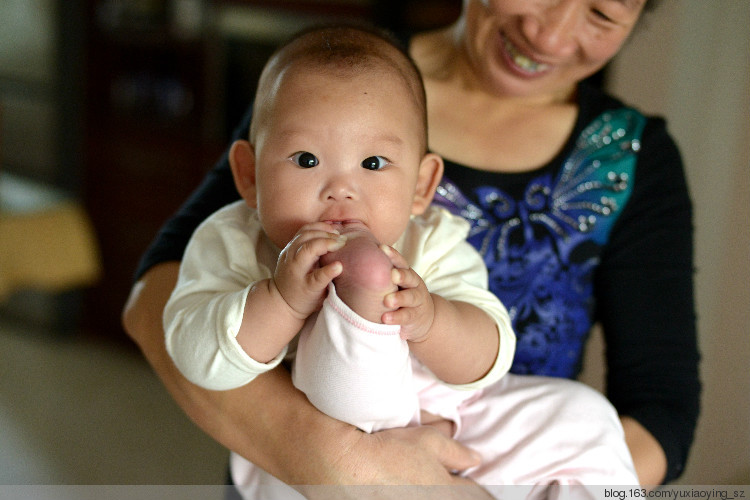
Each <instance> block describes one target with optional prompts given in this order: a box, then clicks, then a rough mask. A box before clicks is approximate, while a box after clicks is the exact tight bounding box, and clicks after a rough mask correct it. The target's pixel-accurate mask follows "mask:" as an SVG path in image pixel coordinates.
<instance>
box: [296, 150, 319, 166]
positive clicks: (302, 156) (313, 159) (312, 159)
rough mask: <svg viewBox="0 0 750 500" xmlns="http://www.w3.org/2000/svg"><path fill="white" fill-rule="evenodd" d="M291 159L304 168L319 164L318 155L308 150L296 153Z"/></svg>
mask: <svg viewBox="0 0 750 500" xmlns="http://www.w3.org/2000/svg"><path fill="white" fill-rule="evenodd" d="M291 160H292V161H293V162H294V163H296V164H297V165H299V166H300V167H302V168H312V167H315V166H317V165H318V157H317V156H315V155H314V154H312V153H308V152H307V151H301V152H299V153H295V154H294V155H292V157H291Z"/></svg>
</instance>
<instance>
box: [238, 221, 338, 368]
mask: <svg viewBox="0 0 750 500" xmlns="http://www.w3.org/2000/svg"><path fill="white" fill-rule="evenodd" d="M343 243H344V240H343V238H341V237H340V235H339V234H337V233H333V232H331V229H330V226H328V225H327V224H325V223H313V224H308V225H306V226H303V227H302V228H301V229H300V230H299V231H298V232H297V234H296V235H295V236H294V238H292V241H290V242H289V243H288V244H287V246H286V247H285V248H284V250H282V251H281V254H280V256H279V260H278V263H277V266H276V270H275V272H274V275H273V277H272V278H270V279H266V280H262V281H259V282H257V283H255V284H254V285H253V286H252V288H251V289H250V291H249V293H248V295H247V300H246V302H245V309H244V313H243V316H242V323H241V325H240V329H239V333H238V334H237V342H238V343H239V344H240V346H241V347H242V348H243V350H244V351H245V352H246V353H247V354H248V355H249V356H250V357H252V358H253V359H255V360H256V361H259V362H261V363H266V362H268V361H270V360H272V359H274V358H275V357H276V356H278V355H279V353H280V352H281V351H282V349H283V348H284V347H285V346H286V345H287V344H288V343H289V341H290V340H291V339H292V338H293V337H294V336H295V335H296V334H297V333H298V332H299V330H300V329H301V328H302V325H303V324H304V322H305V320H306V319H307V317H308V316H310V315H311V314H312V313H313V312H315V311H317V310H318V309H320V306H321V304H322V302H323V299H324V298H325V290H326V288H327V287H328V283H330V282H331V280H332V279H333V278H335V277H336V276H338V274H339V273H340V272H341V265H340V264H338V263H336V262H333V263H331V264H329V265H321V266H318V261H319V259H320V257H321V256H322V255H325V254H326V253H328V252H331V251H335V250H338V249H339V248H341V246H342V245H343Z"/></svg>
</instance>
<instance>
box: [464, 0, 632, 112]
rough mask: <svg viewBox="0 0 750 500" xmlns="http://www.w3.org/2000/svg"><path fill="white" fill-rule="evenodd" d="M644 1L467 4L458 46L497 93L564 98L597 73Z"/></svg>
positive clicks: (487, 0)
mask: <svg viewBox="0 0 750 500" xmlns="http://www.w3.org/2000/svg"><path fill="white" fill-rule="evenodd" d="M644 3H645V0H465V1H464V9H463V12H462V16H461V19H460V20H459V23H458V24H457V26H458V28H459V29H463V33H462V35H463V37H464V39H463V42H462V43H463V49H464V50H465V53H466V55H467V57H468V62H469V64H470V66H471V68H472V70H473V72H474V74H475V75H476V76H477V77H478V78H479V80H480V84H481V85H482V86H485V87H486V88H489V89H490V90H491V92H493V93H494V94H497V95H505V96H519V97H521V96H526V97H552V98H558V99H559V98H567V97H568V96H570V95H571V92H572V90H573V89H574V87H575V84H576V83H577V82H579V81H580V80H582V79H584V78H586V77H587V76H589V75H591V74H593V73H595V72H596V71H598V70H599V69H600V68H602V67H603V66H604V65H605V64H606V63H607V61H609V60H610V59H611V58H612V57H613V56H614V55H615V54H616V53H617V51H618V50H619V49H620V47H621V46H622V44H623V42H624V41H625V39H626V38H627V37H628V35H629V34H630V32H631V31H632V29H633V27H634V26H635V24H636V22H637V20H638V18H639V16H640V14H641V11H642V10H643V5H644Z"/></svg>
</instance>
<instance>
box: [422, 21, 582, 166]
mask: <svg viewBox="0 0 750 500" xmlns="http://www.w3.org/2000/svg"><path fill="white" fill-rule="evenodd" d="M410 49H411V53H412V57H413V58H414V60H415V62H416V63H417V66H418V67H419V68H420V71H422V74H423V78H424V81H425V89H426V92H427V106H428V117H429V128H430V148H431V149H432V150H433V151H434V152H436V153H438V154H440V155H442V156H444V157H445V158H446V159H449V160H453V161H456V162H458V163H463V164H466V165H471V166H473V167H475V168H478V169H480V170H489V171H499V172H521V171H529V170H533V169H536V168H539V167H541V166H543V165H546V164H547V163H548V162H549V161H551V160H552V159H553V158H554V157H555V156H556V155H557V154H558V153H559V152H560V150H561V148H563V147H564V146H565V144H566V143H567V140H568V138H569V136H570V134H571V132H572V130H573V127H574V125H575V119H576V117H577V111H578V108H577V104H576V103H575V99H574V91H575V87H573V88H572V89H571V90H567V91H566V92H565V93H564V95H563V93H561V94H560V95H543V96H508V95H503V94H502V93H499V92H491V91H489V90H488V85H486V83H485V82H483V81H482V80H481V79H480V78H478V77H477V76H476V72H475V71H473V69H472V68H471V64H470V62H469V60H468V58H467V57H466V55H465V53H464V52H463V48H462V47H461V44H460V41H459V39H458V38H456V31H455V27H450V28H446V29H443V30H439V31H434V32H429V33H425V34H421V35H417V36H416V37H414V38H413V39H412V44H411V47H410ZM457 131H460V133H458V132H457Z"/></svg>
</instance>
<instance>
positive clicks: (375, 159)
mask: <svg viewBox="0 0 750 500" xmlns="http://www.w3.org/2000/svg"><path fill="white" fill-rule="evenodd" d="M388 163H389V162H388V160H387V159H386V158H383V157H382V156H370V157H367V158H365V159H364V160H362V168H366V169H367V170H380V169H381V168H383V167H385V166H386V165H388Z"/></svg>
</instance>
